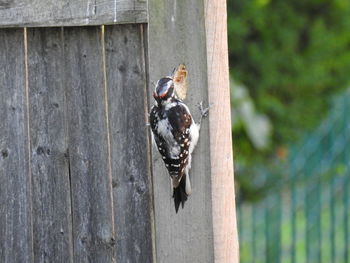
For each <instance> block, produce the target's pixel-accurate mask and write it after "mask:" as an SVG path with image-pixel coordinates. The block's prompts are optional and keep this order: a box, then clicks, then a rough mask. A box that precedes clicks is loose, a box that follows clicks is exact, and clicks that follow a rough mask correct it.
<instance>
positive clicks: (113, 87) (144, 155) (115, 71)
mask: <svg viewBox="0 0 350 263" xmlns="http://www.w3.org/2000/svg"><path fill="white" fill-rule="evenodd" d="M105 41H106V43H105V50H106V69H107V71H106V75H107V90H108V105H109V106H108V108H109V117H110V118H109V122H110V134H111V138H110V139H111V146H112V147H111V156H112V159H111V163H112V171H113V174H112V176H113V198H114V200H115V201H114V217H115V229H116V237H117V240H116V241H117V243H116V249H117V251H118V255H117V262H144V263H148V262H152V261H153V252H152V251H153V250H152V222H151V215H150V214H151V212H152V207H151V194H152V185H151V182H150V172H151V171H150V166H149V163H150V157H149V153H150V149H149V148H150V147H149V143H148V136H147V134H148V131H147V130H148V128H147V127H146V122H147V118H146V114H145V112H144V110H145V109H146V104H147V101H146V100H145V97H147V95H146V92H147V91H146V76H145V74H146V73H145V62H144V51H143V50H144V45H143V32H142V26H141V25H135V24H134V25H116V26H105Z"/></svg>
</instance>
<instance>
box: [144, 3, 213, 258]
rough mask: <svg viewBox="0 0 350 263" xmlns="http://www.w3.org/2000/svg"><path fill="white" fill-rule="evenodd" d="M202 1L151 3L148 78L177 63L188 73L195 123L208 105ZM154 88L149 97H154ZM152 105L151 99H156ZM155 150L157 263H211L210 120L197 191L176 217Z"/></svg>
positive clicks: (200, 149) (197, 161) (197, 155)
mask: <svg viewBox="0 0 350 263" xmlns="http://www.w3.org/2000/svg"><path fill="white" fill-rule="evenodd" d="M203 9H204V8H203V1H186V2H185V1H171V0H165V1H159V0H149V43H148V44H149V47H148V49H149V65H150V66H149V67H150V70H149V72H150V73H149V75H150V81H151V82H152V81H153V82H154V81H156V80H157V79H159V78H160V77H163V76H165V75H168V74H170V73H171V71H172V69H173V68H174V67H176V66H177V65H178V64H179V63H185V64H186V65H187V68H188V71H189V79H188V80H189V93H188V98H187V99H186V101H185V102H186V103H187V105H188V106H189V108H190V110H191V112H192V114H193V115H194V118H195V120H198V119H199V111H198V109H197V107H196V104H197V103H198V102H200V101H204V103H206V102H207V101H208V91H207V60H206V46H205V43H206V39H205V26H204V23H205V21H204V10H203ZM153 89H154V87H153V85H151V87H150V88H149V94H152V93H151V92H153ZM152 101H153V99H152ZM159 157H160V155H159V153H158V151H157V149H155V148H153V160H154V166H153V181H154V204H155V224H156V226H155V229H156V248H157V261H158V262H170V263H171V262H201V263H203V262H213V261H214V251H213V222H212V200H211V178H210V177H211V176H210V170H211V169H210V150H209V132H208V120H203V122H202V129H201V132H200V137H199V143H198V145H197V148H196V149H195V151H194V156H193V160H192V162H193V164H192V169H191V171H190V174H191V178H192V182H193V183H192V184H193V191H192V195H191V196H190V197H189V199H188V201H187V202H186V204H185V208H184V209H180V210H179V212H178V214H175V209H174V204H173V200H172V198H171V195H172V192H171V191H172V190H171V189H170V181H169V176H168V174H167V171H166V169H165V167H164V164H163V161H162V160H161V158H159Z"/></svg>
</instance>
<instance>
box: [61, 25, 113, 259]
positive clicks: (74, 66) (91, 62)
mask: <svg viewBox="0 0 350 263" xmlns="http://www.w3.org/2000/svg"><path fill="white" fill-rule="evenodd" d="M64 42H65V43H64V46H65V49H64V52H65V78H66V81H65V84H64V85H65V86H66V89H67V90H66V93H67V108H68V110H67V116H68V123H69V129H68V130H69V140H68V144H69V158H70V176H71V191H72V207H73V244H74V261H76V262H101V263H103V262H114V260H115V236H114V223H113V221H114V218H113V198H112V178H111V174H110V167H109V158H110V157H109V150H108V149H109V148H108V137H107V131H108V129H107V122H106V112H105V108H106V105H105V92H104V74H103V70H102V69H103V59H102V58H103V57H102V45H101V30H100V27H84V28H65V29H64Z"/></svg>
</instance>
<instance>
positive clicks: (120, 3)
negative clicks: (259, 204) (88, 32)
mask: <svg viewBox="0 0 350 263" xmlns="http://www.w3.org/2000/svg"><path fill="white" fill-rule="evenodd" d="M146 10H147V1H146V0H75V1H69V0H34V1H33V0H1V1H0V27H24V26H27V27H33V26H41V27H43V26H45V27H47V26H81V25H99V24H113V23H145V22H147V11H146Z"/></svg>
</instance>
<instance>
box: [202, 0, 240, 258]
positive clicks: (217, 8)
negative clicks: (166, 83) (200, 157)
mask: <svg viewBox="0 0 350 263" xmlns="http://www.w3.org/2000/svg"><path fill="white" fill-rule="evenodd" d="M205 18H206V41H207V61H208V91H209V103H210V104H212V105H213V106H212V107H211V108H210V115H209V130H210V156H211V178H212V202H213V224H214V225H213V227H214V249H215V262H220V263H221V262H227V263H229V262H230V263H231V262H234V263H238V262H239V249H238V235H237V226H236V211H235V192H234V177H233V158H232V138H231V134H232V133H231V116H230V113H231V106H230V87H229V72H228V51H227V24H226V23H227V22H226V18H227V17H226V1H225V0H218V1H209V0H206V1H205Z"/></svg>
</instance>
